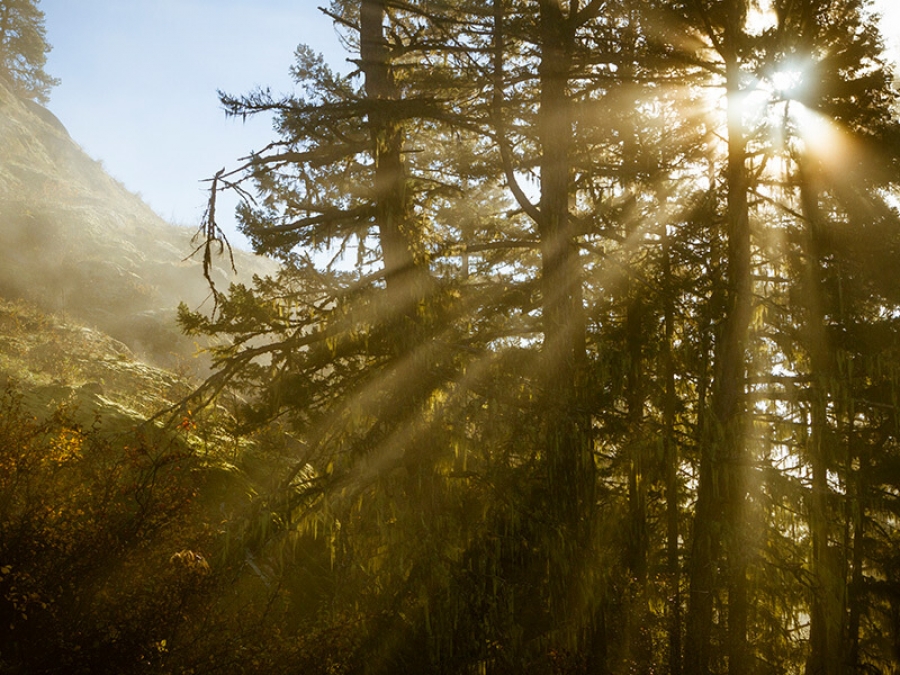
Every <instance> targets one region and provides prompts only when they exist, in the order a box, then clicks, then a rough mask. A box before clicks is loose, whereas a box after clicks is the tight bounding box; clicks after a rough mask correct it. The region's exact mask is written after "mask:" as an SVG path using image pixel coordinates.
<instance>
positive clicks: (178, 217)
mask: <svg viewBox="0 0 900 675" xmlns="http://www.w3.org/2000/svg"><path fill="white" fill-rule="evenodd" d="M323 4H327V3H326V0H43V1H42V2H41V4H40V7H41V9H42V10H43V11H44V13H45V15H46V28H47V40H48V41H49V42H50V44H51V45H52V46H53V49H52V51H51V52H50V54H49V56H48V63H47V70H48V72H49V73H50V74H51V75H53V76H55V77H58V78H60V79H61V80H62V83H61V84H60V85H59V86H58V87H57V88H56V89H54V90H53V92H52V93H51V99H50V106H49V107H50V109H51V110H52V111H53V112H54V113H55V114H56V115H57V116H58V117H59V118H60V120H61V121H62V122H63V124H65V125H66V127H67V128H68V130H69V133H70V134H71V135H72V137H73V138H74V139H75V141H76V142H78V143H79V144H80V145H81V146H82V147H83V148H84V150H85V151H86V152H87V153H88V154H89V155H90V156H91V157H93V158H95V159H100V160H102V161H103V163H104V166H105V167H106V169H107V171H108V172H109V173H110V174H111V175H112V176H113V177H115V178H117V179H118V180H120V181H122V182H123V183H124V184H125V186H126V187H127V188H128V189H130V190H132V191H133V192H138V193H140V194H141V196H142V197H143V198H144V200H145V201H146V202H147V203H148V204H149V205H150V206H151V207H152V208H153V209H154V210H155V211H156V212H157V213H158V214H159V215H160V216H162V217H163V218H165V219H166V220H169V221H170V222H173V223H176V224H182V225H188V226H192V227H195V226H196V225H197V224H198V223H199V221H200V218H201V217H202V215H203V210H204V207H205V204H206V196H205V193H204V187H203V184H202V183H201V182H200V181H201V180H202V179H204V178H208V177H210V176H212V175H213V174H214V173H215V172H216V171H217V170H218V169H220V168H222V167H223V166H225V167H230V166H235V160H236V159H237V158H238V157H243V156H245V155H247V153H248V152H249V151H251V150H259V149H261V148H262V147H264V146H265V145H266V144H267V143H268V142H269V141H271V140H272V137H273V134H272V131H271V124H270V122H269V121H266V120H262V119H257V120H251V121H249V122H247V123H246V124H244V123H242V122H240V121H238V120H233V119H232V120H228V119H226V118H225V115H224V113H223V112H222V110H221V108H220V106H219V102H218V98H217V96H216V90H217V89H222V90H224V91H227V92H230V93H234V94H241V93H246V92H249V91H251V90H252V89H254V88H256V87H259V86H263V87H266V86H267V87H270V88H271V89H272V90H273V92H275V93H278V92H287V91H290V89H291V82H290V78H289V76H288V68H289V67H290V65H291V63H292V62H293V53H294V50H295V48H296V47H297V45H298V44H300V43H305V44H308V45H310V46H312V47H313V48H315V49H316V50H318V51H320V52H322V53H324V54H325V56H326V58H327V59H328V60H329V61H330V62H331V63H333V64H335V65H336V67H338V68H339V69H340V68H343V67H344V65H343V64H344V63H345V59H346V54H345V53H344V52H343V50H342V48H341V46H340V43H339V41H338V38H337V35H336V34H335V31H334V28H333V26H332V24H331V21H330V20H329V19H328V18H327V17H325V16H324V15H322V14H321V12H319V11H318V9H317V6H318V5H323ZM875 4H876V7H877V8H879V9H880V10H881V11H882V12H884V13H885V18H886V20H885V22H884V24H883V30H884V33H885V35H886V36H887V37H888V39H889V40H891V41H893V46H895V47H900V41H898V40H897V38H898V37H900V0H877V1H876V3H875ZM233 204H234V201H233V200H229V201H226V202H223V203H222V204H221V205H220V208H219V216H220V217H219V221H220V225H222V226H223V228H225V229H226V232H227V233H228V236H229V238H230V239H231V240H232V243H233V244H236V245H239V246H242V247H246V246H247V245H246V242H245V240H243V238H242V237H241V236H240V235H239V234H238V233H237V232H236V230H235V229H234V219H233V216H232V215H231V213H232V211H233Z"/></svg>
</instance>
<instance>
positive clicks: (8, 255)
mask: <svg viewBox="0 0 900 675" xmlns="http://www.w3.org/2000/svg"><path fill="white" fill-rule="evenodd" d="M0 148H3V152H2V154H0V297H5V298H7V299H11V300H15V299H25V300H28V301H30V302H33V303H35V304H36V305H37V306H39V307H41V308H42V309H44V310H45V311H50V312H55V313H60V312H62V313H64V314H66V315H68V316H71V317H73V318H75V319H77V320H78V321H81V322H83V323H85V324H87V325H90V326H93V327H96V328H98V329H99V330H101V331H103V332H105V333H108V334H109V335H110V336H112V337H113V338H114V339H116V340H119V341H121V342H122V343H124V344H126V345H128V347H129V348H130V349H131V350H132V351H133V352H134V353H135V354H136V355H137V356H139V357H141V358H144V359H147V360H150V361H152V362H154V363H156V364H159V365H166V366H172V365H174V364H176V363H178V362H179V361H182V360H183V359H184V358H185V357H186V356H189V355H190V354H192V353H193V352H195V351H196V349H195V345H193V343H191V342H190V341H188V340H187V339H185V338H183V337H182V336H181V335H180V332H179V331H178V328H177V326H176V325H175V323H174V316H175V309H176V307H177V306H178V303H179V302H181V301H184V302H186V303H187V304H188V305H189V306H191V307H194V308H196V307H199V306H201V305H202V304H203V303H204V301H205V300H206V299H207V298H208V295H209V289H208V287H207V285H206V282H205V281H204V279H203V276H202V273H201V270H200V263H199V262H197V261H193V260H186V258H187V257H188V256H189V254H190V253H191V251H192V249H193V247H192V245H191V237H192V235H193V231H192V230H190V229H188V228H182V227H175V226H173V225H170V224H168V223H166V222H165V221H163V220H162V219H161V218H159V217H158V216H157V215H156V214H155V213H153V211H151V210H150V208H149V207H148V206H147V205H146V204H144V202H143V201H142V200H141V199H140V198H139V197H138V196H136V195H135V194H133V193H131V192H129V191H128V190H127V189H125V187H124V186H123V185H122V184H121V183H119V182H117V181H116V180H114V179H112V178H111V177H110V176H109V175H108V174H107V173H106V172H105V171H104V170H103V167H102V166H101V164H100V163H99V162H97V161H94V160H92V159H91V158H90V157H88V156H87V155H86V154H85V153H84V151H82V150H81V148H80V147H79V146H78V144H77V143H76V142H75V141H74V140H73V139H72V138H70V137H69V134H68V133H67V131H66V129H65V127H64V126H63V124H62V123H61V122H60V121H59V120H58V119H57V118H56V117H55V116H54V115H53V114H52V113H51V112H50V111H49V110H47V109H45V108H43V107H41V106H39V105H37V104H36V103H33V102H31V101H25V100H22V99H19V98H18V97H16V96H15V95H14V94H13V93H12V92H11V91H10V90H9V89H7V88H6V87H5V86H4V85H3V84H2V81H0ZM160 170H161V171H164V170H165V167H161V168H160ZM236 253H237V254H238V255H237V266H238V269H239V271H240V273H241V276H242V277H249V276H251V275H252V274H255V273H265V272H266V271H267V270H269V269H271V268H270V267H268V266H267V263H266V261H263V260H261V259H259V258H255V257H253V256H250V255H243V254H241V252H240V251H237V252H236ZM227 267H228V266H227V264H225V263H224V261H223V264H222V265H221V266H220V271H219V278H218V279H217V283H221V284H222V285H223V286H227V284H228V283H229V281H230V280H229V279H228V278H227V277H226V274H225V272H224V271H222V270H226V269H227Z"/></svg>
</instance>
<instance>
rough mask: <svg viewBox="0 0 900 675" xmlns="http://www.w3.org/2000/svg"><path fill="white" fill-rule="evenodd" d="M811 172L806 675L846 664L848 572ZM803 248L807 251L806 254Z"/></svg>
mask: <svg viewBox="0 0 900 675" xmlns="http://www.w3.org/2000/svg"><path fill="white" fill-rule="evenodd" d="M810 180H811V177H810V176H809V174H808V172H807V171H806V169H805V167H803V166H801V167H800V201H801V207H802V209H803V215H804V217H805V219H806V232H805V236H804V237H803V238H802V241H803V243H804V251H803V252H802V254H801V255H803V257H804V263H805V265H804V274H803V276H804V284H803V287H804V288H803V290H804V292H803V302H804V303H805V305H806V307H805V309H806V325H805V329H806V330H805V332H806V341H807V345H808V347H807V348H808V352H809V361H810V370H811V375H812V377H811V385H810V387H811V391H810V394H811V396H810V432H809V443H808V448H807V451H808V455H809V461H810V467H811V469H812V489H811V491H810V495H809V531H810V538H811V541H812V551H811V552H810V570H811V572H812V580H813V581H812V588H811V589H810V591H811V592H810V630H809V643H810V653H809V658H808V659H807V661H806V671H805V672H806V675H839V673H840V672H841V671H842V665H843V653H842V652H843V644H844V625H843V623H844V622H843V617H844V607H843V601H844V585H845V584H844V576H843V573H842V571H841V565H837V564H835V560H834V557H835V553H834V552H833V551H832V550H830V547H829V544H828V541H829V527H828V523H829V514H828V493H829V488H828V448H827V445H826V444H827V436H828V434H827V429H828V408H827V405H828V382H829V381H830V380H831V379H832V378H831V377H830V368H829V366H828V363H829V359H828V339H827V335H826V333H825V310H824V307H823V305H822V297H821V292H822V273H821V262H820V260H821V255H820V253H819V233H818V230H819V225H820V217H819V207H818V201H817V197H816V192H815V190H814V189H813V186H812V185H811V184H810ZM804 254H805V255H804Z"/></svg>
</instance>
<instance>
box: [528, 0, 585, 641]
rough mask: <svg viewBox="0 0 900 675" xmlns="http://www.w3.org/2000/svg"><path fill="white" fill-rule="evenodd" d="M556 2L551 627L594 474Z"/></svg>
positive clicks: (545, 252) (548, 151) (543, 137)
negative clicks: (584, 400) (554, 539)
mask: <svg viewBox="0 0 900 675" xmlns="http://www.w3.org/2000/svg"><path fill="white" fill-rule="evenodd" d="M570 19H571V17H567V16H566V15H565V13H564V11H563V8H562V6H561V0H541V1H540V40H541V63H540V67H539V76H540V86H541V92H540V111H539V114H538V133H539V138H540V144H541V159H540V170H541V199H540V208H539V211H540V217H539V222H538V231H539V235H540V240H541V264H542V279H541V291H542V296H543V300H542V303H543V304H542V311H543V323H544V325H543V329H544V348H543V358H544V373H545V377H544V381H545V392H544V394H545V396H546V414H547V417H546V426H545V429H546V432H545V452H546V457H547V464H546V466H547V490H548V498H549V500H550V504H549V508H550V510H551V512H552V515H553V521H554V522H555V527H556V534H555V535H553V536H555V537H558V541H557V542H553V543H550V542H548V543H550V545H551V549H550V550H549V551H548V553H549V556H550V561H551V568H550V574H551V594H552V602H551V604H552V605H553V615H554V621H555V623H556V624H557V626H556V627H557V628H560V627H561V624H562V623H563V622H565V623H568V622H570V621H571V619H572V617H573V616H575V614H574V612H576V611H577V609H578V605H579V601H580V598H579V591H580V588H579V587H580V583H579V582H580V576H581V572H582V571H583V564H582V563H583V560H584V555H585V552H586V550H587V547H588V545H589V529H590V528H589V524H590V517H591V511H592V508H593V502H594V480H595V476H594V468H593V457H592V454H591V448H590V443H589V435H588V432H589V428H588V427H589V424H588V423H589V419H588V416H587V414H586V411H585V406H584V405H583V403H582V386H583V383H582V379H583V372H584V365H585V358H586V357H585V350H586V347H585V319H584V310H583V303H582V290H581V263H580V261H579V256H578V249H577V247H576V242H575V240H574V235H573V232H572V230H571V223H570V218H569V199H570V188H571V186H570V174H571V168H570V157H569V155H570V151H571V147H572V136H573V128H572V114H571V102H570V100H569V96H568V91H567V89H568V85H569V77H570V74H571V55H572V48H573V42H574V29H573V22H572V21H571V20H570Z"/></svg>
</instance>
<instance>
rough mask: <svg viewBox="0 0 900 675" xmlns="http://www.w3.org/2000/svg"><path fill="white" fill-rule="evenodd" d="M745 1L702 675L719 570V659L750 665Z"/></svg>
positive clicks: (700, 642) (696, 642) (704, 543)
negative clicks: (723, 602)
mask: <svg viewBox="0 0 900 675" xmlns="http://www.w3.org/2000/svg"><path fill="white" fill-rule="evenodd" d="M745 13H746V5H745V3H744V0H732V2H731V3H730V11H729V13H728V15H727V17H728V18H727V24H726V27H725V32H724V35H723V38H722V46H723V54H722V56H723V57H724V59H725V68H726V85H725V86H726V93H727V97H728V101H727V107H728V165H727V169H726V190H727V207H726V214H725V228H726V236H727V259H726V276H725V284H726V289H727V295H726V309H725V315H724V317H723V322H722V323H723V325H722V329H721V333H720V334H719V336H718V344H717V347H716V364H715V375H714V381H713V392H712V402H711V406H712V409H711V411H710V412H711V414H710V419H709V421H708V423H707V424H706V429H704V430H702V432H701V433H702V434H703V442H702V448H701V453H702V454H701V462H700V476H699V485H698V488H697V506H696V514H695V518H694V534H693V544H692V551H691V563H690V584H691V587H690V607H689V613H688V621H687V637H686V644H685V648H686V651H685V668H686V669H687V671H688V672H690V673H697V674H698V675H704V674H705V673H708V672H709V669H710V657H711V639H712V629H713V600H714V596H715V595H716V594H717V593H718V592H719V590H720V583H719V580H718V579H717V570H718V568H719V567H720V566H721V567H722V568H723V569H724V586H725V589H726V590H727V608H728V624H727V625H728V633H727V642H726V649H725V655H726V657H727V659H728V672H729V673H730V675H743V673H746V672H747V670H748V667H749V652H748V648H747V621H748V614H749V595H748V586H747V542H746V541H745V538H746V520H747V515H746V493H747V487H748V481H747V472H748V471H749V464H750V462H749V456H748V453H747V450H746V448H745V447H744V440H745V438H746V422H747V421H746V414H745V413H746V401H745V398H746V396H745V393H746V392H745V389H746V387H745V381H746V357H745V348H746V343H747V335H748V329H749V326H750V317H751V311H752V285H751V255H750V251H751V249H750V221H749V214H748V201H747V189H748V178H747V169H746V140H745V134H744V129H743V123H742V112H743V104H742V101H741V100H740V94H741V84H740V81H741V68H740V61H739V56H738V54H739V50H738V43H739V40H740V39H741V35H742V26H743V17H744V15H745Z"/></svg>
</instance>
